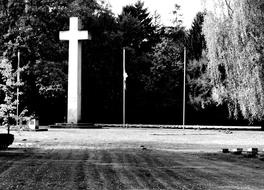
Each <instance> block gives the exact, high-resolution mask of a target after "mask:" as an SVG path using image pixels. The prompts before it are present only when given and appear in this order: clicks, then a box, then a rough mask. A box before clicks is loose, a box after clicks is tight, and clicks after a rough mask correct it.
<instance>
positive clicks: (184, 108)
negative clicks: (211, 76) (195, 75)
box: [182, 47, 186, 129]
mask: <svg viewBox="0 0 264 190" xmlns="http://www.w3.org/2000/svg"><path fill="white" fill-rule="evenodd" d="M183 65H184V66H183V67H184V69H183V70H184V71H183V72H184V73H183V110H182V126H183V129H185V111H186V107H185V101H186V100H185V98H186V87H185V85H186V47H184V63H183Z"/></svg>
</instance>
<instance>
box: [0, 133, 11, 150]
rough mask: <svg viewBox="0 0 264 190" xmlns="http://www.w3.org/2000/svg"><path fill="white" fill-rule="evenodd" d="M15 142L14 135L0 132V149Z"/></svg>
mask: <svg viewBox="0 0 264 190" xmlns="http://www.w3.org/2000/svg"><path fill="white" fill-rule="evenodd" d="M13 142H14V135H12V134H6V133H4V134H3V133H0V149H7V147H8V146H9V145H11V144H12V143H13Z"/></svg>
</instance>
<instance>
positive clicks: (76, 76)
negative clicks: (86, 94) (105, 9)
mask: <svg viewBox="0 0 264 190" xmlns="http://www.w3.org/2000/svg"><path fill="white" fill-rule="evenodd" d="M69 28H70V29H69V31H62V32H60V40H69V62H68V65H69V66H68V69H69V71H68V115H67V116H68V117H67V122H68V123H79V122H80V120H81V110H82V109H81V103H82V101H81V90H82V83H81V80H82V75H81V74H82V73H81V70H82V63H81V62H82V45H81V41H79V40H88V39H91V37H90V35H89V33H88V31H79V23H78V18H77V17H71V18H70V27H69Z"/></svg>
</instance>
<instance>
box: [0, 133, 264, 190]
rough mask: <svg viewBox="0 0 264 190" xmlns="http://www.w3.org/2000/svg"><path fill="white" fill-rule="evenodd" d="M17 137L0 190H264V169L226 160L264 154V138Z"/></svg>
mask: <svg viewBox="0 0 264 190" xmlns="http://www.w3.org/2000/svg"><path fill="white" fill-rule="evenodd" d="M15 135H16V141H15V143H14V145H13V146H12V147H11V149H9V150H8V151H0V190H8V189H10V190H11V189H12V190H13V189H19V190H23V189H24V190H30V189H32V190H36V189H37V190H42V189H43V190H49V189H55V190H67V189H69V190H74V189H77V190H78V189H80V190H81V189H91V190H96V189H98V190H101V189H102V190H111V189H112V190H118V189H173V190H174V189H175V190H177V189H180V190H187V189H188V190H191V189H193V190H207V189H208V190H209V189H210V190H211V189H213V190H214V189H216V190H220V189H221V190H226V189H234V190H235V189H236V190H237V189H241V190H245V189H252V190H258V189H259V190H263V189H264V180H263V178H264V172H263V170H264V161H261V160H259V159H258V158H245V157H243V156H238V155H232V154H222V153H219V150H220V149H219V148H220V147H222V146H225V147H232V146H237V145H239V146H240V147H243V148H246V147H248V146H249V145H254V146H257V147H258V148H261V147H262V146H263V141H260V140H261V139H263V133H257V132H254V133H253V132H252V133H251V132H248V133H244V132H234V133H232V134H228V135H227V134H225V133H223V132H215V131H192V130H190V131H179V130H138V129H137V130H132V129H130V130H125V129H109V130H51V131H49V132H43V133H34V132H23V133H22V134H20V135H19V134H15ZM210 142H211V143H210ZM246 142H248V144H246ZM142 145H144V147H145V148H146V149H143V147H142Z"/></svg>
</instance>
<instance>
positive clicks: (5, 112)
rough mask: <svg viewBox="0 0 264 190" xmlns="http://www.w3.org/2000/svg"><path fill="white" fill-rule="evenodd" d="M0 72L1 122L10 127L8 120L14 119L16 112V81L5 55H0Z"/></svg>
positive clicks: (14, 73)
mask: <svg viewBox="0 0 264 190" xmlns="http://www.w3.org/2000/svg"><path fill="white" fill-rule="evenodd" d="M0 61H1V62H0V74H1V77H2V78H1V79H2V83H1V85H0V90H1V97H2V98H3V102H2V104H0V117H1V118H2V119H3V124H4V125H5V126H6V127H7V128H8V133H9V130H10V129H9V128H10V120H11V119H12V118H13V119H15V118H16V116H15V113H16V105H17V103H18V102H17V100H16V89H17V87H18V83H17V82H16V72H14V70H13V68H12V64H11V62H10V61H9V60H8V59H6V58H5V57H1V60H0Z"/></svg>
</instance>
